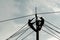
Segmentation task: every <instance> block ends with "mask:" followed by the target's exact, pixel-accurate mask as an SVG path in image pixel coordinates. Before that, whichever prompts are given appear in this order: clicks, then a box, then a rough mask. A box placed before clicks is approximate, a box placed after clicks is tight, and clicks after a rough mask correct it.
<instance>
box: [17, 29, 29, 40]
mask: <svg viewBox="0 0 60 40" xmlns="http://www.w3.org/2000/svg"><path fill="white" fill-rule="evenodd" d="M28 29H29V28H28ZM28 29H26V30H25V31H24V32H23V33H22V34H21V35H19V36H18V37H17V38H16V40H17V39H18V38H19V37H21V36H22V35H23V34H24V33H25V32H26V31H27V30H28Z"/></svg>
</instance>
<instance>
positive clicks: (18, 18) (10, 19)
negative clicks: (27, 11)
mask: <svg viewBox="0 0 60 40" xmlns="http://www.w3.org/2000/svg"><path fill="white" fill-rule="evenodd" d="M53 13H60V11H57V12H44V13H37V14H53ZM33 15H35V14H31V15H26V16H21V17H16V18H11V19H7V20H2V21H0V23H2V22H7V21H11V20H16V19H20V18H25V17H29V16H33Z"/></svg>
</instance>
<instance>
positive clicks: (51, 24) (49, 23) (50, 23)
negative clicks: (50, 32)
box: [45, 20, 60, 30]
mask: <svg viewBox="0 0 60 40" xmlns="http://www.w3.org/2000/svg"><path fill="white" fill-rule="evenodd" d="M45 22H47V23H48V24H50V25H52V26H53V27H55V28H57V29H59V30H60V28H58V27H56V26H55V25H53V24H52V23H50V22H48V21H46V20H45Z"/></svg>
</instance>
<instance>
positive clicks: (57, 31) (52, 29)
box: [46, 25, 60, 34]
mask: <svg viewBox="0 0 60 40" xmlns="http://www.w3.org/2000/svg"><path fill="white" fill-rule="evenodd" d="M46 26H48V25H46ZM48 27H49V26H48ZM49 28H50V29H52V30H54V31H55V32H57V33H59V34H60V32H59V31H57V30H55V29H53V28H51V27H49Z"/></svg>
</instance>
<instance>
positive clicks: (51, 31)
mask: <svg viewBox="0 0 60 40" xmlns="http://www.w3.org/2000/svg"><path fill="white" fill-rule="evenodd" d="M48 27H49V26H45V28H46V29H48ZM48 30H49V31H50V32H51V33H53V34H54V35H55V36H56V37H59V36H58V35H57V34H55V33H54V32H53V31H51V30H50V29H48ZM59 38H60V37H59Z"/></svg>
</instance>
